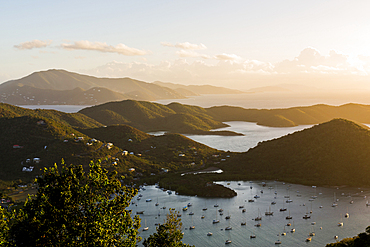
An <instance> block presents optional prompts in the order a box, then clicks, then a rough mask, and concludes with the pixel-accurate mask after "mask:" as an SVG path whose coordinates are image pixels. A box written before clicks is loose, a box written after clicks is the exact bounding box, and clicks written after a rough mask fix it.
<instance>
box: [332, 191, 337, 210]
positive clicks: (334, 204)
mask: <svg viewBox="0 0 370 247" xmlns="http://www.w3.org/2000/svg"><path fill="white" fill-rule="evenodd" d="M331 206H332V207H336V206H338V204H337V199H336V197H335V192H334V202H333V204H332V205H331Z"/></svg>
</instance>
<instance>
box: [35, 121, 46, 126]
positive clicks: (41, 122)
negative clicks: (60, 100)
mask: <svg viewBox="0 0 370 247" xmlns="http://www.w3.org/2000/svg"><path fill="white" fill-rule="evenodd" d="M37 125H46V123H45V121H44V120H39V121H37Z"/></svg>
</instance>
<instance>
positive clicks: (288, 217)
mask: <svg viewBox="0 0 370 247" xmlns="http://www.w3.org/2000/svg"><path fill="white" fill-rule="evenodd" d="M285 219H286V220H291V219H293V217H292V216H290V210H289V215H288V216H287V217H285Z"/></svg>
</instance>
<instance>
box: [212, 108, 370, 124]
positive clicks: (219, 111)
mask: <svg viewBox="0 0 370 247" xmlns="http://www.w3.org/2000/svg"><path fill="white" fill-rule="evenodd" d="M206 110H207V113H208V114H209V115H210V116H212V117H213V118H214V119H215V120H218V121H221V122H227V121H246V122H255V123H257V124H259V125H264V126H271V127H291V126H297V125H310V124H319V123H324V122H328V121H330V120H332V119H333V118H345V119H349V120H352V121H356V122H360V123H370V114H369V113H370V106H369V105H360V104H346V105H341V106H329V105H323V104H320V105H313V106H306V107H291V108H286V109H271V110H268V109H261V110H258V109H244V108H241V107H233V106H214V107H211V108H207V109H206Z"/></svg>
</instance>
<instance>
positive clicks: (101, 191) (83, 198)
mask: <svg viewBox="0 0 370 247" xmlns="http://www.w3.org/2000/svg"><path fill="white" fill-rule="evenodd" d="M36 182H37V184H38V186H39V190H38V192H37V194H36V195H35V196H34V197H33V198H31V197H30V198H29V199H28V200H27V201H26V203H25V204H24V207H23V209H21V210H19V212H18V215H17V220H16V222H15V223H14V224H13V226H12V228H11V230H10V233H11V239H12V240H13V241H14V244H16V245H17V246H135V245H136V239H137V234H138V229H139V228H140V219H139V218H138V217H137V216H135V217H134V219H132V218H131V215H130V212H128V211H127V210H126V208H127V207H128V206H129V203H130V201H131V199H132V198H133V196H134V195H135V193H136V191H135V190H134V189H131V188H127V187H125V186H123V185H122V184H121V182H120V178H118V177H116V172H112V173H108V171H106V170H104V169H102V167H101V165H100V164H99V163H91V164H90V169H89V171H88V172H87V173H86V172H84V171H83V168H82V166H76V165H70V166H67V165H65V164H64V162H62V167H61V169H60V170H59V169H58V167H57V166H56V165H55V167H51V168H45V170H44V173H43V175H42V176H40V177H39V178H37V180H36Z"/></svg>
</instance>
